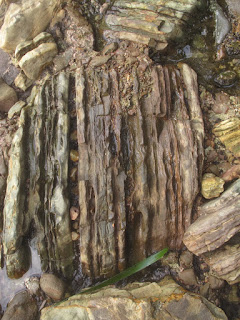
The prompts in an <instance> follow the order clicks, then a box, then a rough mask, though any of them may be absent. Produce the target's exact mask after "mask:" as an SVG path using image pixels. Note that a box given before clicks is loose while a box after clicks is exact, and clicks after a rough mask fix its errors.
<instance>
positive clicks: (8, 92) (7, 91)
mask: <svg viewBox="0 0 240 320" xmlns="http://www.w3.org/2000/svg"><path fill="white" fill-rule="evenodd" d="M16 102H17V94H16V92H15V91H14V89H13V88H11V87H9V85H7V84H6V83H5V82H4V81H3V79H1V78H0V111H1V112H8V110H9V109H10V108H11V107H12V106H13V105H14V104H15V103H16Z"/></svg>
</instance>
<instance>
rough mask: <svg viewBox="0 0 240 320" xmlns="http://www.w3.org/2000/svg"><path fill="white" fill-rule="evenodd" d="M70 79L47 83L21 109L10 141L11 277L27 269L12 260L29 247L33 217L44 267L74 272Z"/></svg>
mask: <svg viewBox="0 0 240 320" xmlns="http://www.w3.org/2000/svg"><path fill="white" fill-rule="evenodd" d="M68 83H69V77H68V75H67V74H59V76H57V77H56V78H53V79H52V80H48V81H46V82H45V84H44V85H43V86H42V88H41V89H40V90H39V92H38V94H37V95H36V96H35V98H33V99H32V101H33V103H32V105H31V104H29V105H28V106H27V107H25V108H23V109H22V111H21V116H20V124H19V129H18V131H17V132H16V134H15V136H14V139H13V142H12V148H11V157H10V163H9V175H8V180H7V190H6V196H5V205H4V234H3V244H4V253H5V255H6V258H7V259H6V266H7V272H8V275H9V276H10V277H17V276H19V275H21V274H22V273H24V272H25V271H26V270H25V268H23V267H24V266H23V263H22V264H21V259H17V266H16V265H15V266H14V265H12V262H13V261H15V259H16V258H15V257H16V256H18V255H19V256H22V253H21V252H22V250H27V244H26V243H25V241H24V239H25V237H26V236H27V234H28V232H29V230H30V225H31V224H32V222H33V221H34V224H35V226H36V229H37V235H38V250H39V253H40V256H41V260H42V269H43V270H47V269H50V270H55V271H59V272H61V273H62V274H64V275H65V276H68V277H71V276H72V272H73V265H72V262H73V249H72V240H71V232H70V229H69V203H68V198H67V182H68V150H69V149H68V148H69V147H68V144H69V142H68V130H69V119H68ZM33 97H34V96H33ZM25 260H27V256H26V257H25ZM24 263H26V261H24Z"/></svg>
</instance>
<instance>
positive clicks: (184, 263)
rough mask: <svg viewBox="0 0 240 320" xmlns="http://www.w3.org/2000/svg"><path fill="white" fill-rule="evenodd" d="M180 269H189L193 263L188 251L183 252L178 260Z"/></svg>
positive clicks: (191, 255)
mask: <svg viewBox="0 0 240 320" xmlns="http://www.w3.org/2000/svg"><path fill="white" fill-rule="evenodd" d="M179 263H180V266H181V268H184V269H186V268H191V267H192V263H193V254H192V253H191V252H189V251H188V250H186V251H183V252H182V253H181V255H180V258H179Z"/></svg>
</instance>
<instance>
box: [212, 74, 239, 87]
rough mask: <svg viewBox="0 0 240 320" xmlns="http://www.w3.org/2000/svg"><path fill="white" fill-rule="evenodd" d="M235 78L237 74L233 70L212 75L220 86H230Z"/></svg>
mask: <svg viewBox="0 0 240 320" xmlns="http://www.w3.org/2000/svg"><path fill="white" fill-rule="evenodd" d="M236 80H237V74H236V72H234V71H230V70H227V71H223V72H221V73H219V74H218V75H216V76H215V77H214V81H215V83H217V84H218V85H219V86H220V87H230V86H232V85H234V83H235V82H236Z"/></svg>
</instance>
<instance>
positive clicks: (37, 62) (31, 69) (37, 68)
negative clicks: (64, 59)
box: [19, 43, 58, 80]
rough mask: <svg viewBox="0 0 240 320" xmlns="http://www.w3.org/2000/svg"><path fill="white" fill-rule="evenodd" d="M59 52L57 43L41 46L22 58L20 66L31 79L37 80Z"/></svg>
mask: <svg viewBox="0 0 240 320" xmlns="http://www.w3.org/2000/svg"><path fill="white" fill-rule="evenodd" d="M57 52H58V50H57V45H56V44H55V43H43V44H40V46H38V47H37V48H36V49H34V50H32V51H29V52H28V53H26V54H25V55H24V56H23V57H22V59H21V60H20V62H19V66H20V67H21V68H22V70H23V71H24V73H25V75H26V76H27V77H28V78H29V79H32V80H36V79H37V78H38V77H39V75H40V73H41V72H42V70H43V69H44V68H45V67H46V66H47V65H49V64H50V63H51V62H52V60H53V58H54V57H55V56H56V54H57Z"/></svg>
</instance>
